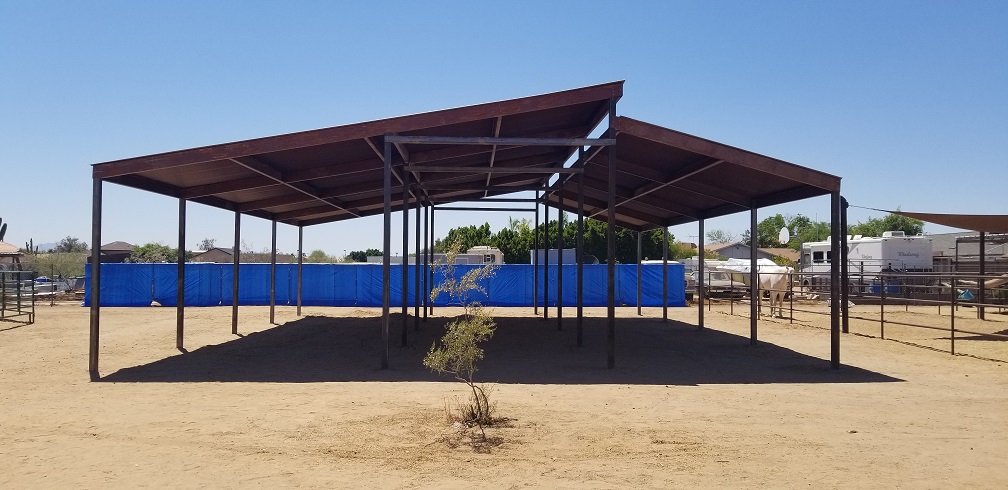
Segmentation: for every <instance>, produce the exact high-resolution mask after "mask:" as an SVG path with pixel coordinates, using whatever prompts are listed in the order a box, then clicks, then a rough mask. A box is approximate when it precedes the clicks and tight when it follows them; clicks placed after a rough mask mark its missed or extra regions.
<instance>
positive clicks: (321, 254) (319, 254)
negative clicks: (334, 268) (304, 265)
mask: <svg viewBox="0 0 1008 490" xmlns="http://www.w3.org/2000/svg"><path fill="white" fill-rule="evenodd" d="M305 262H311V263H314V264H325V263H329V262H333V258H332V257H329V256H328V255H326V253H325V251H323V250H312V251H311V253H310V254H308V256H307V257H305Z"/></svg>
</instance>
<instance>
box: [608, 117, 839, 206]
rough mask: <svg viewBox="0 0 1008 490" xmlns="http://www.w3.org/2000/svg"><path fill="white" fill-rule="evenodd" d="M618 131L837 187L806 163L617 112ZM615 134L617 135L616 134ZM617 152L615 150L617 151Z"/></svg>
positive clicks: (833, 178)
mask: <svg viewBox="0 0 1008 490" xmlns="http://www.w3.org/2000/svg"><path fill="white" fill-rule="evenodd" d="M613 125H614V126H615V128H616V130H617V131H618V132H619V133H618V134H622V133H628V135H631V136H632V137H638V138H646V139H650V140H653V141H656V142H659V143H663V144H666V145H668V146H671V147H675V148H679V149H682V150H686V151H690V152H694V153H699V154H702V155H706V156H709V157H711V158H715V159H718V160H725V161H728V162H731V163H734V164H736V165H741V166H746V167H750V168H753V169H755V170H759V171H761V172H765V173H769V174H773V175H778V176H781V177H784V178H787V179H790V180H793V181H795V182H799V183H803V184H807V185H812V186H816V187H819V188H822V189H826V190H830V191H833V190H839V189H840V178H839V177H837V176H834V175H830V174H827V173H825V172H820V171H817V170H813V169H810V168H807V167H802V166H799V165H795V164H793V163H789V162H785V161H783V160H779V159H776V158H772V157H768V156H765V155H760V154H759V153H754V152H751V151H747V150H743V149H740V148H736V147H734V146H729V145H725V144H723V143H718V142H716V141H711V140H708V139H704V138H700V137H698V136H693V135H691V134H686V133H683V132H680V131H675V130H672V129H668V128H663V127H661V126H656V125H654V124H650V123H646V122H643V121H638V120H635V119H631V118H628V117H625V116H619V117H617V118H616V121H615V122H614V123H613ZM617 138H619V136H617ZM617 154H619V153H617Z"/></svg>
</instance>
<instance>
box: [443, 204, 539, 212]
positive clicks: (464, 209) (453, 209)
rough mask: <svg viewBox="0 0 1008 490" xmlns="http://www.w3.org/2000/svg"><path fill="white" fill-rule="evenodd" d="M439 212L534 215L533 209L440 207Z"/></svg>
mask: <svg viewBox="0 0 1008 490" xmlns="http://www.w3.org/2000/svg"><path fill="white" fill-rule="evenodd" d="M437 209H438V211H498V212H500V211H504V212H509V213H533V212H535V210H534V209H532V208H481V207H476V206H438V207H437Z"/></svg>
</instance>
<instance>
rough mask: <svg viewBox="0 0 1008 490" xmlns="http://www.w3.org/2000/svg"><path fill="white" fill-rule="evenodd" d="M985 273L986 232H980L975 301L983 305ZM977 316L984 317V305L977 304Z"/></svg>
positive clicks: (985, 289)
mask: <svg viewBox="0 0 1008 490" xmlns="http://www.w3.org/2000/svg"><path fill="white" fill-rule="evenodd" d="M986 273H987V233H986V232H983V231H981V232H980V277H978V278H977V287H978V288H979V291H978V292H979V294H978V295H977V303H980V304H981V305H983V304H984V303H986V302H987V286H986V285H985V284H984V274H986ZM977 318H979V319H981V320H983V319H984V307H983V306H977Z"/></svg>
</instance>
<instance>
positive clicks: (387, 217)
mask: <svg viewBox="0 0 1008 490" xmlns="http://www.w3.org/2000/svg"><path fill="white" fill-rule="evenodd" d="M383 157H384V161H385V171H384V178H383V181H384V186H385V192H384V193H385V202H384V224H383V238H382V247H383V248H382V250H383V252H382V347H381V368H382V369H388V367H389V302H390V299H391V289H392V284H391V282H390V280H391V266H392V257H391V255H390V253H391V251H390V250H391V247H392V144H391V143H390V142H389V141H388V138H386V139H385V151H384V153H383Z"/></svg>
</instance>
